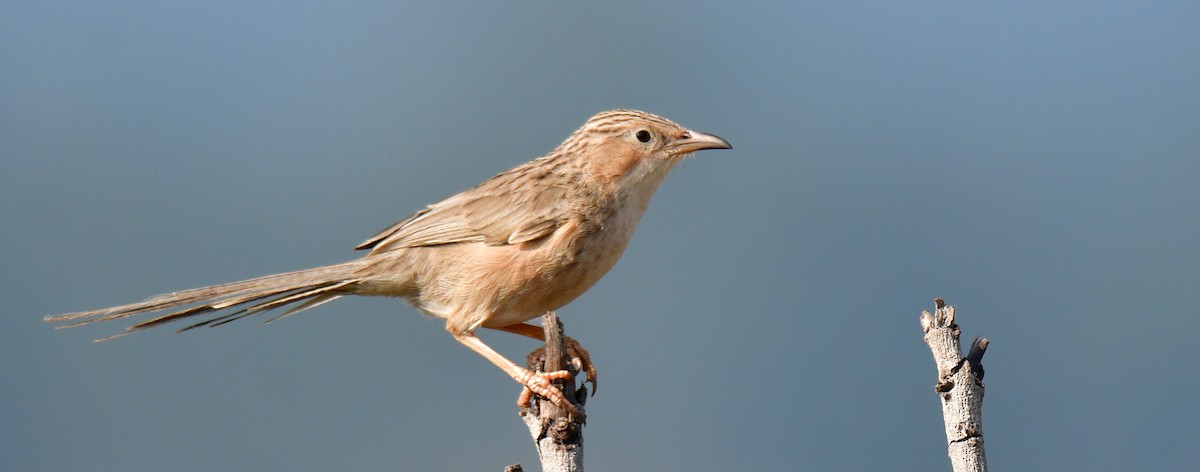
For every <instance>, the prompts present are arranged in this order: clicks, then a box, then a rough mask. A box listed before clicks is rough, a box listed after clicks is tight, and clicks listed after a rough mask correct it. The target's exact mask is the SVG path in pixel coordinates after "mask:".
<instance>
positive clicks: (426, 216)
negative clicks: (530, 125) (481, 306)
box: [355, 161, 570, 254]
mask: <svg viewBox="0 0 1200 472" xmlns="http://www.w3.org/2000/svg"><path fill="white" fill-rule="evenodd" d="M535 162H536V161H535ZM520 169H521V168H517V169H512V170H510V171H508V172H505V173H502V174H500V175H497V176H495V177H492V178H491V179H489V180H487V181H485V182H484V183H482V184H480V185H479V186H477V187H475V188H472V189H470V190H467V191H466V192H463V193H460V194H457V195H454V196H452V197H449V198H447V199H445V200H442V201H440V202H437V203H434V204H432V205H429V206H428V207H426V208H425V209H423V210H421V211H419V212H417V213H416V214H414V215H412V216H410V217H408V218H407V219H404V220H402V221H400V222H398V223H396V224H394V225H392V226H390V227H388V228H386V229H384V230H383V231H380V232H379V233H378V234H376V235H375V236H372V237H371V238H370V239H368V240H366V241H365V242H363V243H362V244H360V245H358V247H356V248H355V249H371V253H372V254H374V253H377V252H384V251H388V250H393V249H398V248H405V247H419V246H435V245H440V244H453V243H462V242H482V243H485V244H488V245H493V246H495V245H504V244H520V243H524V242H528V241H535V240H537V239H539V238H542V237H545V236H548V235H550V234H551V233H553V232H554V231H555V230H556V229H558V228H559V227H560V226H562V224H563V223H565V222H566V221H567V220H568V219H569V218H570V210H569V209H568V208H567V206H566V205H565V203H566V200H567V199H566V190H565V189H564V188H562V187H550V188H549V189H546V188H544V187H543V188H542V189H540V190H539V189H537V188H534V187H535V186H531V185H527V183H528V182H524V183H526V185H520V184H521V183H522V182H521V180H522V179H521V177H520V176H521V175H522V174H523V172H520Z"/></svg>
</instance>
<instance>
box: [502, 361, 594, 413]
mask: <svg viewBox="0 0 1200 472" xmlns="http://www.w3.org/2000/svg"><path fill="white" fill-rule="evenodd" d="M571 378H572V375H571V373H570V372H568V371H565V370H559V371H554V372H534V371H531V370H527V369H526V370H524V371H523V372H522V373H521V375H520V376H519V378H517V379H516V380H517V382H518V383H520V384H521V385H523V386H524V387H525V388H523V389H522V390H521V395H520V396H518V397H517V406H519V407H521V408H529V406H530V401H531V400H532V398H533V396H534V395H537V396H539V397H542V398H545V399H547V400H550V401H551V402H554V404H555V405H556V406H558V407H559V408H562V409H564V410H566V411H567V413H568V414H569V415H571V416H579V410H578V409H577V408H575V405H574V404H572V403H571V402H569V401H567V397H566V396H564V395H563V393H562V391H561V390H559V389H558V388H557V387H555V386H554V383H553V382H554V381H556V380H569V379H571Z"/></svg>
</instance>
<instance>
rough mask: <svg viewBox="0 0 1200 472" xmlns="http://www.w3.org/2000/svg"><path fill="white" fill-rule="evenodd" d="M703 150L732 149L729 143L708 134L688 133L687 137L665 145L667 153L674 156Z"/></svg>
mask: <svg viewBox="0 0 1200 472" xmlns="http://www.w3.org/2000/svg"><path fill="white" fill-rule="evenodd" d="M703 149H733V146H731V145H730V144H729V141H726V140H724V139H721V138H718V137H716V136H714V135H711V134H708V133H700V132H697V131H688V134H687V137H684V138H682V139H678V140H676V141H674V142H672V143H670V144H667V151H668V152H670V153H671V154H674V155H681V154H687V153H689V152H695V151H700V150H703Z"/></svg>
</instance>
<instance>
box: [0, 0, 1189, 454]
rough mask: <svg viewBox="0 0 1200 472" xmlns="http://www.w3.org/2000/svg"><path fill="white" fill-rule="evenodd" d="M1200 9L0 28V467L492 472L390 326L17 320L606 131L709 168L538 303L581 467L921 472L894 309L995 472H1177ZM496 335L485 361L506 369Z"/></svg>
mask: <svg viewBox="0 0 1200 472" xmlns="http://www.w3.org/2000/svg"><path fill="white" fill-rule="evenodd" d="M1198 24H1200V6H1197V5H1196V4H1193V3H1187V2H1150V3H1145V2H1143V3H1138V4H1137V5H1133V4H1122V3H1112V4H1097V3H1094V2H1049V3H1047V2H1001V3H984V4H979V3H946V2H905V3H902V4H896V3H892V2H871V3H857V2H855V3H848V2H837V4H835V5H808V4H803V3H796V2H779V3H770V2H766V3H757V2H738V3H737V4H736V5H732V4H729V5H727V4H725V3H724V2H711V3H686V4H675V5H671V4H662V5H647V4H643V3H641V2H625V3H608V4H605V5H603V6H600V5H597V6H582V5H560V4H557V3H541V4H519V5H513V4H494V5H493V4H485V5H474V6H464V5H454V4H449V2H447V4H444V5H438V6H420V5H406V4H395V5H393V4H390V3H387V2H354V1H351V2H337V3H330V4H321V3H316V2H305V1H300V2H250V3H247V2H220V1H218V2H170V3H163V2H140V1H132V2H111V3H106V2H88V3H85V4H75V3H67V2H32V3H31V2H19V3H18V4H10V5H6V6H4V7H0V218H2V221H3V222H4V224H3V226H2V229H0V274H2V275H3V279H4V281H5V283H4V284H2V285H0V299H2V300H4V302H5V309H4V313H3V316H2V317H0V359H2V360H0V378H3V379H4V381H3V382H0V418H3V424H4V426H3V427H2V428H0V457H3V458H4V459H3V462H4V463H5V464H6V466H5V468H6V469H10V470H31V471H32V470H46V471H50V470H55V471H59V470H123V471H161V470H176V471H210V470H227V471H250V470H296V471H306V470H312V471H318V470H502V468H503V467H504V466H505V465H508V464H512V463H518V462H519V463H522V464H524V465H525V466H526V467H529V468H534V467H535V461H536V454H535V453H534V450H533V447H532V443H531V441H530V439H529V438H528V435H527V432H526V431H525V430H524V426H523V425H522V424H521V422H520V420H519V419H518V418H517V416H516V413H517V410H516V407H515V406H514V404H513V401H514V400H515V397H516V395H517V393H518V391H519V389H518V387H517V386H516V385H515V384H513V382H512V381H511V380H509V379H508V378H507V377H506V376H505V375H504V374H503V373H501V372H500V371H499V370H497V369H496V368H495V367H493V366H492V365H491V364H489V363H488V362H487V361H485V360H484V359H482V358H480V357H479V356H476V355H475V354H473V353H471V352H470V351H469V350H467V349H465V348H463V347H461V346H459V345H458V344H457V343H455V342H454V341H453V339H452V338H451V337H450V336H449V335H448V334H447V333H445V331H444V330H443V328H442V326H441V324H440V323H438V322H437V321H436V320H432V319H427V318H425V317H423V316H421V315H419V314H418V313H417V312H416V311H415V310H413V309H411V308H409V307H408V306H406V305H405V304H404V303H403V302H401V301H398V300H387V299H354V300H347V299H343V300H339V301H338V302H336V303H332V304H329V305H325V306H322V307H320V308H318V309H315V310H311V311H308V312H305V313H304V314H302V315H299V316H295V317H292V318H289V319H287V320H285V321H283V322H281V323H274V324H272V325H270V326H268V327H259V326H257V323H255V322H254V321H253V320H245V321H242V322H238V323H234V324H232V325H228V326H225V327H223V328H221V329H217V330H201V331H200V332H189V333H186V334H181V335H172V334H170V330H162V331H157V330H156V331H153V332H146V333H143V334H140V335H138V336H131V337H127V338H123V339H121V340H118V341H114V342H109V343H104V344H99V345H96V344H91V343H90V342H89V341H90V340H91V339H93V338H97V337H103V336H106V335H109V334H113V333H115V332H118V331H119V330H120V329H122V328H123V327H124V325H123V324H120V325H118V324H113V325H109V324H102V325H95V326H91V327H87V328H81V329H77V330H69V331H58V332H56V331H54V330H53V329H52V327H51V326H48V325H45V324H44V323H42V322H41V318H42V316H44V315H47V314H57V313H63V312H70V311H78V310H84V309H93V308H101V307H105V306H110V305H115V304H121V303H128V302H132V301H137V300H141V299H143V298H145V297H147V296H150V295H153V294H157V293H161V292H167V291H172V290H180V289H186V288H192V287H197V286H202V285H209V284H215V283H221V282H228V281H233V280H239V279H244V278H249V277H253V276H258V275H265V274H268V273H275V272H282V271H288V270H295V269H303V268H307V267H312V266H316V265H321V264H329V263H335V262H340V261H344V260H348V259H350V258H353V257H357V254H356V253H354V252H353V251H351V248H353V247H354V246H355V245H356V244H358V243H359V242H361V241H363V240H364V239H366V238H367V237H369V236H370V235H372V234H374V233H375V232H376V231H377V230H379V229H381V228H383V227H385V226H387V225H390V224H391V223H393V222H395V221H397V220H399V219H401V218H404V217H406V216H408V215H409V214H411V213H412V212H413V211H416V210H417V209H419V208H421V207H422V206H423V205H425V204H427V203H430V202H433V201H436V200H439V199H441V198H443V197H445V196H448V195H451V194H453V193H456V192H458V191H461V190H463V189H466V188H468V187H470V186H473V185H475V184H476V183H478V182H480V181H482V180H484V179H486V178H488V177H490V176H492V175H494V174H496V173H497V172H500V171H502V170H504V169H506V168H509V167H512V166H514V165H517V164H519V163H522V162H525V161H527V160H530V159H532V158H534V157H537V156H540V155H542V154H544V153H545V152H547V151H549V150H550V149H552V148H553V147H554V146H556V145H557V144H558V143H559V142H561V141H562V140H563V139H564V138H566V136H567V135H568V134H569V133H570V132H572V131H573V130H575V129H576V128H577V127H578V126H579V125H580V124H582V123H583V121H584V120H586V119H587V118H588V117H589V116H591V115H592V114H594V113H596V112H598V111H602V110H606V109H611V108H637V109H643V110H646V111H649V112H652V113H657V114H661V115H663V116H666V117H668V118H671V119H673V120H675V121H677V122H679V123H681V124H683V125H685V126H688V127H691V128H693V129H696V130H700V131H705V132H710V133H713V134H716V135H718V136H721V137H723V138H725V139H727V140H728V141H729V142H731V143H732V144H733V146H734V149H733V150H731V151H720V152H716V151H710V152H704V153H700V154H698V155H697V156H696V157H695V158H694V159H692V160H690V161H688V162H685V163H684V164H682V165H681V166H679V167H678V168H676V170H675V171H673V174H672V175H671V176H670V177H668V179H667V181H666V183H665V184H664V185H663V187H662V188H661V189H660V190H659V192H658V195H657V196H656V197H655V200H654V202H652V204H651V206H650V210H649V211H648V213H647V215H646V217H645V218H644V220H643V222H642V224H641V226H640V227H639V230H638V234H637V235H635V237H634V239H633V242H632V244H631V245H630V247H629V249H628V250H627V251H626V253H625V256H624V258H623V259H622V261H621V262H620V263H619V264H618V265H617V267H616V268H615V269H614V270H613V271H612V272H611V273H609V275H608V276H607V277H606V278H605V279H603V280H602V281H601V282H600V283H599V284H598V285H597V286H596V287H595V288H593V289H592V290H591V291H589V292H588V293H587V294H585V295H584V296H583V297H581V298H580V299H578V300H577V301H576V302H574V303H572V304H570V305H568V306H567V307H565V308H563V309H562V310H560V312H559V314H560V317H561V318H562V320H563V322H564V323H565V324H566V331H567V334H569V335H572V336H574V337H576V338H578V339H579V340H580V341H581V342H582V343H583V344H584V345H585V346H586V347H587V348H588V349H589V350H590V352H591V353H592V355H593V358H594V361H595V362H596V364H597V367H598V368H599V370H600V384H601V388H600V390H599V392H598V394H597V395H596V396H595V397H594V398H592V399H591V400H590V401H589V404H588V412H589V423H588V426H587V428H586V429H585V431H584V434H585V438H586V442H587V458H586V462H587V464H588V466H589V468H592V469H594V470H669V471H675V470H678V471H684V470H688V471H691V470H948V469H949V464H948V461H947V459H946V457H945V439H944V436H943V432H942V426H941V418H940V409H939V406H938V402H937V400H936V398H935V397H934V395H933V392H932V385H933V383H934V382H935V380H936V371H935V368H934V365H933V362H932V358H931V356H930V354H929V352H928V349H927V348H926V346H925V345H924V344H923V343H922V341H921V331H920V327H919V324H918V316H919V315H920V312H921V311H922V310H925V309H932V306H933V302H932V300H933V298H934V297H943V298H945V299H946V300H947V301H948V302H949V303H950V304H953V305H956V306H957V307H958V314H959V322H960V324H961V326H962V328H963V332H964V338H965V339H966V340H969V339H970V338H971V337H974V336H976V335H983V336H987V337H988V338H990V339H991V340H992V344H991V346H990V348H989V350H988V353H987V356H986V357H985V366H986V368H987V378H986V385H987V397H986V400H985V404H984V428H985V430H984V434H985V439H986V441H987V442H986V446H987V452H988V456H989V457H988V459H989V462H990V463H991V464H992V466H993V467H994V468H995V469H996V470H1097V471H1105V470H1112V471H1121V470H1183V469H1187V468H1192V467H1194V466H1195V464H1197V463H1200V453H1198V452H1197V449H1196V447H1195V445H1196V444H1197V443H1198V442H1200V427H1198V426H1197V425H1196V422H1195V421H1194V416H1195V408H1196V395H1195V392H1196V391H1197V390H1198V389H1200V375H1197V369H1196V367H1195V365H1194V362H1193V359H1194V357H1195V354H1194V352H1195V349H1193V348H1192V347H1191V345H1192V344H1194V343H1195V339H1196V338H1197V337H1198V336H1200V319H1198V316H1197V315H1198V312H1200V238H1198V237H1200V85H1198V84H1200V59H1198V58H1200V32H1198V31H1200V30H1197V27H1196V25H1198ZM483 337H484V339H485V341H487V342H489V343H492V344H493V345H494V346H495V347H497V349H499V350H500V351H501V352H503V353H505V354H506V355H508V356H510V357H512V358H521V357H523V356H524V355H525V353H527V352H528V351H529V350H531V349H533V348H534V347H535V344H534V343H532V342H530V341H528V340H526V339H522V338H519V337H516V336H512V335H509V334H505V333H483Z"/></svg>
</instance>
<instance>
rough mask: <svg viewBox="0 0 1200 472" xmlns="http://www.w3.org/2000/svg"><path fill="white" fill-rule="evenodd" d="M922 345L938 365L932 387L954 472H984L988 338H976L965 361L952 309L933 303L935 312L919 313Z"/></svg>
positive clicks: (942, 303)
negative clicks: (939, 410) (927, 348)
mask: <svg viewBox="0 0 1200 472" xmlns="http://www.w3.org/2000/svg"><path fill="white" fill-rule="evenodd" d="M921 329H922V330H924V331H925V344H928V345H929V350H930V351H932V352H933V360H934V362H935V363H936V364H937V370H938V383H937V385H935V386H934V387H933V390H934V391H935V392H937V395H938V399H939V400H940V401H941V402H942V420H943V421H944V422H945V425H946V442H947V444H948V452H949V455H950V463H951V464H952V465H953V466H954V471H955V472H965V471H970V472H986V471H987V457H986V455H985V454H984V450H983V390H984V389H983V364H981V361H982V360H983V353H984V352H985V351H986V350H987V346H988V340H987V338H976V339H975V341H974V342H973V343H971V351H970V352H969V353H968V354H967V356H966V357H963V356H962V353H961V351H960V350H959V341H958V338H959V334H960V332H959V329H958V325H957V324H955V322H954V307H953V306H950V305H946V302H945V301H944V300H942V299H941V298H937V299H934V312H933V313H929V312H928V311H925V312H922V313H921Z"/></svg>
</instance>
